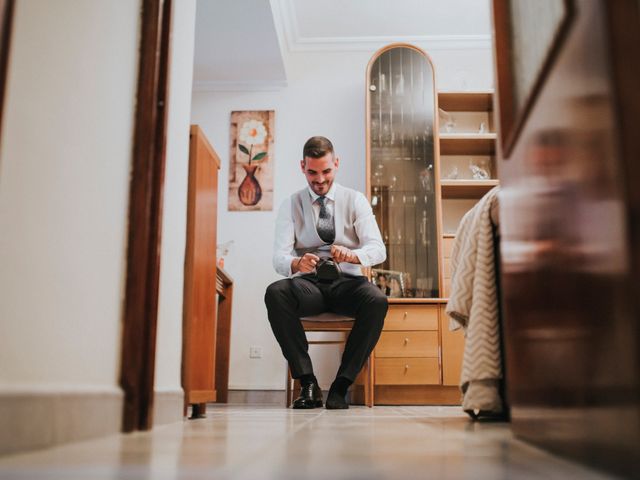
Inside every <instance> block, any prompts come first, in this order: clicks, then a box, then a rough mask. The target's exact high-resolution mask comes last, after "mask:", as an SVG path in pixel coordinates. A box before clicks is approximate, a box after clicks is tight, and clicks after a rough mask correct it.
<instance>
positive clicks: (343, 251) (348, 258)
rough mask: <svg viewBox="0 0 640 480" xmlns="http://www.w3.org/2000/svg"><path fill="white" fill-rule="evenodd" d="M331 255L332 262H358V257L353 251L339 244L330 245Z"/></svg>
mask: <svg viewBox="0 0 640 480" xmlns="http://www.w3.org/2000/svg"><path fill="white" fill-rule="evenodd" d="M331 256H332V257H333V261H334V262H347V263H355V264H359V263H360V259H359V258H358V256H357V255H356V254H355V253H353V252H352V251H351V250H349V249H348V248H347V247H342V246H340V245H331Z"/></svg>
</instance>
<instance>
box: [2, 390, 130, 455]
mask: <svg viewBox="0 0 640 480" xmlns="http://www.w3.org/2000/svg"><path fill="white" fill-rule="evenodd" d="M123 402H124V395H123V393H122V391H121V390H120V388H118V387H113V388H99V389H96V388H94V387H87V388H83V387H82V386H80V387H74V388H73V389H67V390H56V389H55V387H53V388H51V389H42V388H38V387H25V388H20V389H8V390H0V425H2V428H0V454H8V453H17V452H25V451H29V450H36V449H40V448H45V447H51V446H53V445H58V444H62V443H68V442H75V441H79V440H86V439H89V438H95V437H101V436H104V435H111V434H116V433H119V432H120V431H121V429H122V408H123Z"/></svg>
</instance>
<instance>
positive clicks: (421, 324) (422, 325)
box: [384, 305, 438, 331]
mask: <svg viewBox="0 0 640 480" xmlns="http://www.w3.org/2000/svg"><path fill="white" fill-rule="evenodd" d="M384 330H385V331H386V330H438V305H389V311H388V312H387V316H386V317H385V319H384Z"/></svg>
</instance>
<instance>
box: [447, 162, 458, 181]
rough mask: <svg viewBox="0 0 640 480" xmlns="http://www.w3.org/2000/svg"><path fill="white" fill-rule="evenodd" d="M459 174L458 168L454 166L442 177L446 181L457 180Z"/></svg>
mask: <svg viewBox="0 0 640 480" xmlns="http://www.w3.org/2000/svg"><path fill="white" fill-rule="evenodd" d="M459 174H460V172H459V171H458V166H457V165H454V166H453V167H451V169H450V170H449V171H448V172H447V173H446V175H445V176H444V178H445V179H446V180H455V179H456V178H458V175H459Z"/></svg>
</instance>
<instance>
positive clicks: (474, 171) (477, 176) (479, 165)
mask: <svg viewBox="0 0 640 480" xmlns="http://www.w3.org/2000/svg"><path fill="white" fill-rule="evenodd" d="M469 170H471V176H472V178H473V179H474V180H488V179H489V178H491V175H490V174H489V168H488V166H487V162H486V160H470V161H469Z"/></svg>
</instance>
